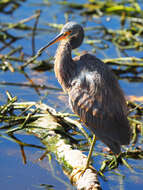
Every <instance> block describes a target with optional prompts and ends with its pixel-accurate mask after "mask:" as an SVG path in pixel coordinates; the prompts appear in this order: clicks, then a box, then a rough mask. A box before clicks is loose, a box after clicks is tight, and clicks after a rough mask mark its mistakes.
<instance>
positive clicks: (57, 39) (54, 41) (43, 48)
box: [39, 33, 66, 53]
mask: <svg viewBox="0 0 143 190" xmlns="http://www.w3.org/2000/svg"><path fill="white" fill-rule="evenodd" d="M64 38H66V36H65V35H64V34H63V33H60V34H59V35H57V36H56V37H55V38H54V39H53V40H52V41H50V42H49V43H48V44H47V45H46V46H44V47H42V48H41V49H40V50H39V52H40V53H42V51H44V50H45V49H46V48H48V47H49V46H51V45H53V44H55V43H56V42H59V41H60V40H62V39H64Z"/></svg>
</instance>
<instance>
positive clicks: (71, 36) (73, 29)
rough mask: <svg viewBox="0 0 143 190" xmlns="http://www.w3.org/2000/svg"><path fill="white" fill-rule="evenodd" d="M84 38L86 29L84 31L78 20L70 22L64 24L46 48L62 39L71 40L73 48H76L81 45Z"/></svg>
mask: <svg viewBox="0 0 143 190" xmlns="http://www.w3.org/2000/svg"><path fill="white" fill-rule="evenodd" d="M83 38H84V31H83V28H82V26H80V25H79V24H77V23H76V22H68V23H66V24H65V25H64V26H63V28H62V30H61V32H60V34H59V35H57V36H56V37H55V38H54V39H53V40H52V41H51V42H50V43H49V44H48V45H47V46H46V48H47V47H49V46H51V45H53V44H55V43H56V42H59V41H61V40H67V41H69V43H70V45H71V47H72V49H75V48H77V47H79V46H80V45H81V43H82V41H83Z"/></svg>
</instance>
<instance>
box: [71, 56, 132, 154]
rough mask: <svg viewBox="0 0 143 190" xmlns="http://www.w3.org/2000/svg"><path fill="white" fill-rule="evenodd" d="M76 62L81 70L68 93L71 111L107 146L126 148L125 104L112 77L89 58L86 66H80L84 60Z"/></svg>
mask: <svg viewBox="0 0 143 190" xmlns="http://www.w3.org/2000/svg"><path fill="white" fill-rule="evenodd" d="M80 61H82V64H83V65H84V67H81V68H80V71H79V73H78V74H77V77H75V78H74V80H73V81H72V85H71V88H70V90H69V102H70V105H71V107H72V109H73V111H74V112H75V113H76V114H77V115H79V116H80V118H81V120H82V121H83V122H84V123H85V124H86V125H87V126H88V127H89V128H90V129H91V130H92V131H93V132H94V133H95V134H96V136H98V137H99V138H100V139H101V140H102V141H103V142H104V143H105V144H107V145H108V146H109V142H106V141H110V140H111V141H116V142H117V143H119V144H128V143H129V136H130V135H129V124H128V120H127V118H126V104H125V99H124V96H123V93H122V91H121V89H120V87H119V85H118V82H117V80H116V78H115V76H114V74H113V73H112V72H111V71H110V70H109V69H108V67H107V66H105V65H104V63H102V62H101V61H100V60H98V59H96V58H95V57H93V56H92V59H91V57H90V59H89V58H88V64H87V63H83V61H84V62H85V61H86V59H83V60H80ZM89 62H90V63H89ZM89 64H90V66H89ZM110 148H111V147H110ZM113 151H114V150H113ZM114 152H115V151H114Z"/></svg>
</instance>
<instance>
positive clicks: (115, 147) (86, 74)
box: [42, 21, 132, 168]
mask: <svg viewBox="0 0 143 190" xmlns="http://www.w3.org/2000/svg"><path fill="white" fill-rule="evenodd" d="M84 36H85V35H84V29H83V27H82V26H81V25H80V24H78V23H76V22H73V21H70V22H67V23H66V24H65V25H64V26H63V28H62V30H61V32H60V33H59V34H58V35H57V36H56V37H55V38H54V39H53V40H51V41H50V42H49V43H48V44H47V45H46V46H45V47H44V48H42V49H46V48H48V47H49V46H51V45H53V44H55V43H57V42H60V43H59V46H58V48H57V51H56V55H55V62H54V71H55V75H56V78H57V80H58V82H59V83H60V85H61V86H62V88H63V90H64V92H65V93H67V94H68V96H69V105H70V107H71V109H72V111H73V112H74V113H76V114H77V115H78V116H79V117H80V120H81V121H82V122H83V123H84V124H85V126H87V128H88V129H89V130H90V131H91V132H92V133H93V141H92V145H91V147H90V152H89V155H88V161H87V164H86V168H88V166H89V160H90V157H91V155H92V151H93V147H94V145H95V142H96V139H97V138H98V139H99V140H101V141H102V142H103V143H104V144H105V145H106V146H108V147H109V148H110V150H111V151H112V153H113V154H114V155H118V154H119V153H120V152H121V145H128V144H129V143H130V140H131V136H132V135H131V134H132V132H131V127H130V125H129V121H128V119H127V113H128V109H127V105H126V100H125V96H124V93H123V90H122V89H121V87H120V85H119V83H118V80H117V78H116V76H115V74H114V73H113V71H112V70H111V68H109V66H108V65H107V64H105V63H104V62H103V61H101V60H100V59H98V58H97V57H96V56H95V55H93V54H91V53H88V52H84V53H82V54H81V55H80V56H76V57H74V58H73V57H72V50H73V49H75V48H78V47H79V46H80V45H81V44H82V42H83V39H84Z"/></svg>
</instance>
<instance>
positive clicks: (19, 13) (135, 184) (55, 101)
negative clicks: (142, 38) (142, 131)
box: [0, 0, 143, 190]
mask: <svg viewBox="0 0 143 190" xmlns="http://www.w3.org/2000/svg"><path fill="white" fill-rule="evenodd" d="M44 2H45V3H44ZM46 2H49V3H46ZM81 2H84V1H81ZM37 9H41V10H42V15H41V17H40V20H39V25H38V26H39V27H42V28H48V26H46V23H48V22H50V23H52V22H53V23H61V24H63V23H65V13H66V9H64V8H63V7H62V6H61V5H58V4H57V1H46V0H45V1H44V0H43V1H42V0H39V1H35V0H29V1H27V2H25V3H21V7H20V8H18V9H17V10H16V11H15V12H14V14H13V15H10V16H8V15H7V16H6V15H2V14H1V15H0V20H1V21H3V22H4V21H5V22H7V21H9V22H18V21H19V20H21V19H24V18H27V17H29V16H31V15H32V14H34V12H35V10H37ZM69 19H70V20H71V19H72V20H74V21H77V22H82V21H83V18H82V17H81V16H80V15H79V12H78V11H77V12H76V11H74V12H73V13H71V14H70V15H69ZM117 21H118V18H117V17H113V18H110V22H107V21H106V18H105V17H104V18H102V19H101V20H100V22H101V23H102V24H104V25H105V26H108V27H111V26H114V27H117V28H118V27H119V24H117ZM31 23H32V21H31V22H29V26H30V25H31ZM94 25H96V23H95V22H93V20H89V21H87V25H86V26H94ZM11 32H12V33H13V32H14V34H15V35H17V36H26V38H24V39H22V40H18V41H17V42H16V43H14V46H15V47H16V46H19V45H22V46H23V47H24V52H25V53H26V52H27V53H30V52H31V36H30V35H29V32H27V31H25V32H23V31H19V30H17V32H16V31H15V30H14V31H13V30H11ZM58 32H59V31H58V30H57V32H56V31H55V33H48V32H39V33H38V35H37V36H36V50H38V49H39V48H41V47H42V46H44V45H45V44H47V42H48V41H49V40H50V39H52V38H53V37H54V36H55V35H56V33H58ZM87 34H88V32H87ZM110 47H111V48H109V49H107V50H103V51H104V54H103V52H102V51H101V50H97V51H96V56H97V57H99V58H101V59H102V58H105V57H108V58H114V57H117V56H118V55H117V51H116V50H115V49H114V47H113V46H112V45H110ZM56 48H57V46H56V45H54V46H52V47H51V48H50V49H49V50H48V55H47V53H43V55H42V56H43V57H44V58H45V59H46V57H47V56H49V55H51V56H53V55H54V54H55V51H56ZM90 48H91V47H90V46H89V45H86V44H83V45H82V47H80V48H79V50H80V51H82V50H88V51H90ZM3 53H6V50H5V51H3ZM132 54H133V52H132V51H130V52H129V55H132ZM134 55H135V56H136V55H138V56H140V55H141V53H138V54H137V53H135V54H134ZM27 73H28V74H29V76H30V77H31V78H32V79H33V80H34V81H35V82H36V83H39V84H46V85H50V86H54V87H59V88H60V85H59V84H58V82H57V80H56V79H55V75H54V73H53V71H51V72H45V73H37V72H34V71H31V70H30V69H27ZM0 81H6V82H19V83H20V82H27V80H26V78H25V76H24V75H22V74H20V73H18V72H14V73H11V72H10V71H8V72H2V71H1V73H0ZM120 84H121V86H122V88H123V90H124V91H125V94H126V95H138V96H140V95H141V94H143V88H142V84H140V83H128V81H120ZM7 89H8V90H9V91H10V92H11V93H12V94H13V95H14V96H18V100H19V101H39V100H42V99H43V101H44V103H47V104H49V105H52V106H53V107H55V108H56V109H57V110H60V111H65V110H66V111H69V108H68V101H67V98H66V99H65V95H64V93H63V92H62V90H60V91H54V90H53V91H47V90H41V91H40V93H41V95H38V94H37V93H36V91H35V90H34V89H33V88H27V87H22V88H20V87H16V86H1V87H0V103H1V104H2V103H4V102H6V94H5V91H6V90H7ZM21 136H22V135H21ZM0 140H1V141H0V145H1V149H0V153H1V156H0V166H1V172H0V189H2V190H11V189H15V190H17V189H20V190H36V189H46V185H47V187H48V185H53V189H57V190H61V189H74V188H73V187H72V186H71V185H70V183H69V181H68V180H67V178H66V177H65V176H64V174H63V173H62V170H61V168H60V167H59V166H58V164H57V163H56V161H55V160H53V161H52V166H51V165H50V164H49V162H48V159H47V160H45V161H43V162H42V163H39V162H36V160H37V159H38V158H39V157H40V155H41V154H42V152H41V151H39V150H37V149H33V148H26V149H25V152H26V155H27V160H28V162H27V164H26V165H24V164H23V163H22V159H21V154H20V149H19V147H18V145H17V144H13V143H12V142H9V141H7V140H4V139H0ZM24 141H26V142H30V143H34V144H40V142H39V141H38V140H37V139H36V138H34V137H32V136H26V135H25V136H24ZM98 144H99V145H100V142H99V143H98ZM102 146H103V145H101V147H102ZM100 163H101V161H100V159H98V158H97V159H95V167H96V168H98V167H99V164H100ZM130 164H132V165H133V166H134V167H135V173H131V172H130V171H129V170H128V169H126V168H125V166H120V168H119V172H120V174H121V176H119V175H114V174H113V173H112V172H108V173H107V175H106V177H107V179H108V182H104V181H103V180H102V179H100V181H101V184H102V187H103V189H106V190H108V189H114V190H115V189H116V190H118V189H130V190H133V189H135V188H136V189H142V188H143V180H142V178H143V174H142V169H143V168H141V167H142V165H143V162H142V161H134V160H133V161H132V160H130ZM117 172H118V171H117ZM124 175H125V176H126V177H125V179H123V176H124ZM55 176H57V177H58V178H56V177H55ZM116 184H120V185H119V186H116ZM115 186H116V187H115ZM47 189H48V188H47ZM51 189H52V188H51Z"/></svg>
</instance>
